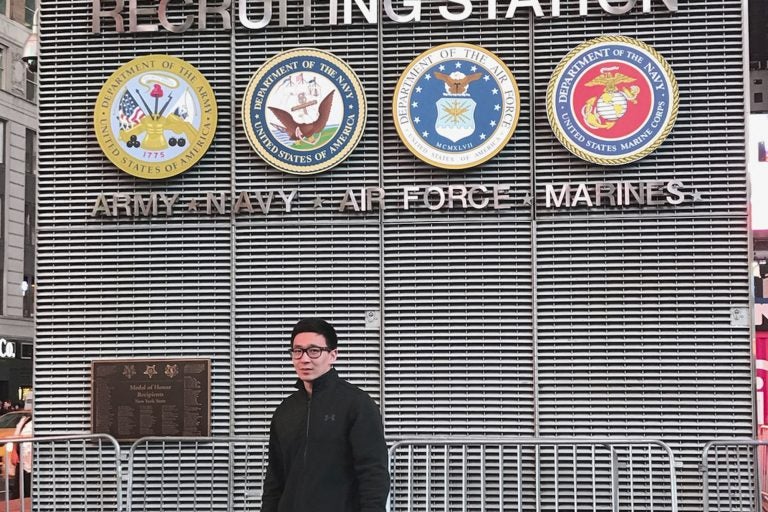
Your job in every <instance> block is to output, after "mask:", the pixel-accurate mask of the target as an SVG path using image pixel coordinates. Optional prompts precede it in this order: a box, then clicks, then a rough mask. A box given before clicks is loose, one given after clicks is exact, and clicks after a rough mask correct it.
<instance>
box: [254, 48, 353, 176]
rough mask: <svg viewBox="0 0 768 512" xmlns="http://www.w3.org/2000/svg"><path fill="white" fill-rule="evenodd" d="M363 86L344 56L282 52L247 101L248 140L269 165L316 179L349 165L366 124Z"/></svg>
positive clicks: (257, 77) (264, 70) (261, 73)
mask: <svg viewBox="0 0 768 512" xmlns="http://www.w3.org/2000/svg"><path fill="white" fill-rule="evenodd" d="M366 113H367V112H366V103H365V94H364V92H363V87H362V85H361V84H360V80H358V78H357V75H355V73H354V71H352V69H350V68H349V67H348V66H347V65H346V64H345V63H344V62H343V61H341V60H340V59H339V58H338V57H336V56H334V55H333V54H330V53H328V52H324V51H321V50H317V49H312V48H299V49H295V50H289V51H287V52H283V53H280V54H278V55H276V56H274V57H272V58H271V59H269V60H268V61H267V62H265V63H264V65H263V66H262V67H261V68H260V69H259V70H258V71H257V72H256V73H255V74H254V75H253V77H252V78H251V81H250V83H249V84H248V87H247V88H246V90H245V98H244V99H243V120H244V123H245V133H246V135H247V137H248V141H249V142H250V143H251V146H253V149H254V150H256V153H258V154H259V156H260V157H261V158H263V159H264V160H265V161H266V162H267V163H269V164H270V165H272V166H273V167H276V168H277V169H280V170H282V171H285V172H288V173H291V174H314V173H318V172H322V171H325V170H328V169H330V168H332V167H334V166H336V165H338V164H339V163H340V162H341V161H343V160H344V159H345V158H346V157H347V156H349V154H350V153H351V152H352V150H353V149H354V148H355V146H357V143H358V142H359V141H360V138H361V137H362V135H363V129H364V128H365V119H366Z"/></svg>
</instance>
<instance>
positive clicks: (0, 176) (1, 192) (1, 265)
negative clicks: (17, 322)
mask: <svg viewBox="0 0 768 512" xmlns="http://www.w3.org/2000/svg"><path fill="white" fill-rule="evenodd" d="M5 130H6V123H5V121H4V120H2V119H0V315H3V305H4V303H5V280H4V279H3V276H4V275H5V158H6V157H5Z"/></svg>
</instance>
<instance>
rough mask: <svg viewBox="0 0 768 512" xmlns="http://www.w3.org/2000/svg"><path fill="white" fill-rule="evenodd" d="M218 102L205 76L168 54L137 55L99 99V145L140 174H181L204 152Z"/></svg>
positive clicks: (112, 78)
mask: <svg viewBox="0 0 768 512" xmlns="http://www.w3.org/2000/svg"><path fill="white" fill-rule="evenodd" d="M216 116H217V106H216V100H215V98H214V95H213V90H212V89H211V86H210V84H209V83H208V81H207V80H206V79H205V77H204V76H203V75H202V74H200V72H199V71H198V70H197V69H195V68H194V67H193V66H192V65H190V64H189V63H187V62H185V61H183V60H181V59H178V58H176V57H171V56H168V55H147V56H144V57H137V58H135V59H133V60H131V61H130V62H128V63H126V64H125V65H123V66H121V67H120V68H119V69H118V70H117V71H115V72H114V73H113V74H112V75H111V76H110V77H109V79H108V80H107V81H106V82H105V84H104V86H103V87H102V89H101V91H100V92H99V97H98V99H97V101H96V111H95V116H94V120H95V125H96V136H97V139H98V141H99V145H100V146H101V148H102V150H103V151H104V153H105V155H106V156H107V157H108V158H109V159H110V160H111V161H112V163H114V164H115V165H116V166H117V167H119V168H120V169H122V170H124V171H125V172H127V173H129V174H132V175H134V176H137V177H140V178H148V179H162V178H167V177H170V176H174V175H177V174H180V173H182V172H184V171H186V170H187V169H189V168H190V167H192V166H193V165H194V164H195V163H197V161H198V160H199V159H200V158H201V157H202V156H203V154H205V152H206V151H207V149H208V147H209V146H210V144H211V142H212V141H213V135H214V132H215V131H216V121H217V119H216Z"/></svg>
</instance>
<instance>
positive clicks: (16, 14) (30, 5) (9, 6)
mask: <svg viewBox="0 0 768 512" xmlns="http://www.w3.org/2000/svg"><path fill="white" fill-rule="evenodd" d="M0 2H2V4H3V5H5V9H2V13H3V14H5V15H6V16H8V17H9V18H11V19H12V20H13V21H15V22H17V23H21V24H23V25H26V26H27V27H28V28H32V22H33V21H34V18H35V5H36V4H35V0H0Z"/></svg>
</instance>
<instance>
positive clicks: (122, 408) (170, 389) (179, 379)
mask: <svg viewBox="0 0 768 512" xmlns="http://www.w3.org/2000/svg"><path fill="white" fill-rule="evenodd" d="M91 431H92V432H93V433H94V434H109V435H111V436H113V437H114V438H116V439H119V440H122V441H132V440H136V439H139V438H141V437H145V436H189V437H193V436H203V437H207V436H209V435H210V431H211V361H210V360H209V359H119V360H114V359H113V360H100V361H93V362H92V363H91Z"/></svg>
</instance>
